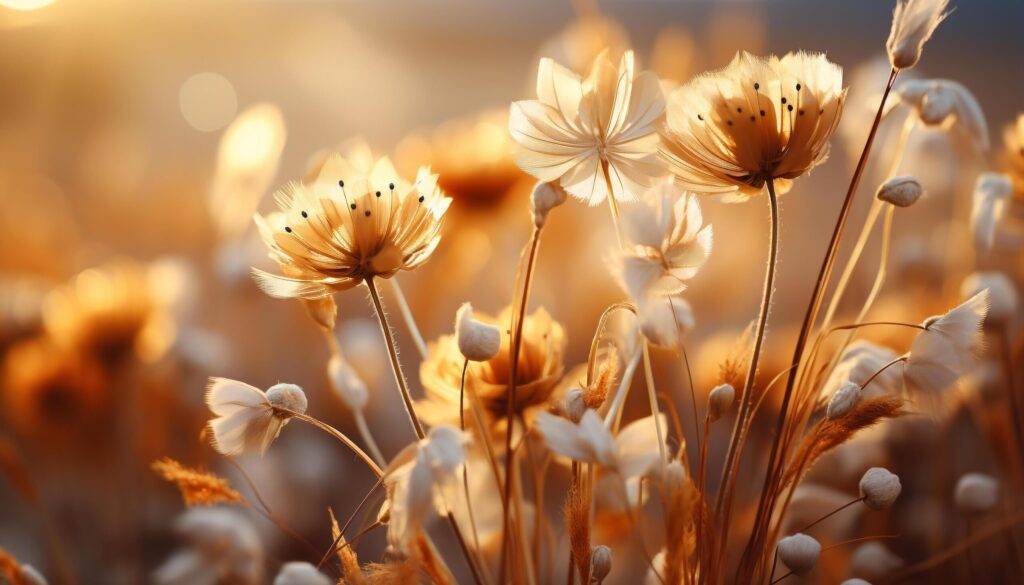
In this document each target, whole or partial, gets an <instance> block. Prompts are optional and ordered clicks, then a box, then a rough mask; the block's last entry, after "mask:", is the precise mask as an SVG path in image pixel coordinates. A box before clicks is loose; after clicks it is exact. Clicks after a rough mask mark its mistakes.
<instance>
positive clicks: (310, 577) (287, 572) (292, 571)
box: [274, 562, 331, 585]
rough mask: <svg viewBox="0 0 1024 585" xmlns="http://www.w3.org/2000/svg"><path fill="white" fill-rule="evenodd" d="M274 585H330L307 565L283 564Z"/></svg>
mask: <svg viewBox="0 0 1024 585" xmlns="http://www.w3.org/2000/svg"><path fill="white" fill-rule="evenodd" d="M274 585H331V580H330V579H329V578H328V577H327V575H324V574H323V573H321V572H320V571H318V570H317V569H316V567H314V566H313V565H311V564H309V563H302V562H293V563H285V564H284V566H283V567H281V572H280V573H278V574H277V577H275V578H274Z"/></svg>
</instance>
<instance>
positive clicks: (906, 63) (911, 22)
mask: <svg viewBox="0 0 1024 585" xmlns="http://www.w3.org/2000/svg"><path fill="white" fill-rule="evenodd" d="M948 4H949V0H900V2H899V3H898V4H897V5H896V10H895V11H894V12H893V15H892V30H891V31H890V32H889V40H888V41H886V43H885V48H886V49H887V50H888V51H889V62H890V63H892V66H893V68H895V69H910V68H911V67H913V66H914V65H917V61H918V60H919V59H920V58H921V49H923V48H924V44H925V43H926V42H928V39H930V38H931V36H932V33H933V32H935V28H936V27H937V26H939V23H940V22H942V21H943V20H945V18H946V17H947V16H949V13H948V12H946V11H945V10H946V6H947V5H948Z"/></svg>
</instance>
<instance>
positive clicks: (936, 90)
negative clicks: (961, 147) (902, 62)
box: [887, 79, 989, 151]
mask: <svg viewBox="0 0 1024 585" xmlns="http://www.w3.org/2000/svg"><path fill="white" fill-rule="evenodd" d="M895 94H896V97H897V98H898V99H897V100H894V101H893V102H892V105H890V106H887V109H889V110H891V109H892V108H895V107H896V106H897V105H899V103H901V102H902V103H905V104H908V105H910V106H911V107H913V108H914V112H915V113H916V114H917V116H918V118H919V119H920V120H921V123H922V124H924V125H925V126H937V127H940V128H943V129H947V130H948V129H951V128H956V129H958V130H959V131H961V132H963V133H964V135H965V136H967V137H968V138H969V139H970V140H971V143H972V144H973V145H974V147H975V148H976V149H977V150H979V151H984V150H988V146H989V138H988V124H987V123H986V122H985V112H983V111H982V110H981V106H980V105H979V104H978V100H977V98H975V97H974V94H972V93H971V92H970V91H968V90H967V88H966V87H964V86H963V85H962V84H960V83H958V82H956V81H951V80H949V79H911V80H909V81H906V82H904V83H902V84H900V86H899V87H898V88H896V91H895Z"/></svg>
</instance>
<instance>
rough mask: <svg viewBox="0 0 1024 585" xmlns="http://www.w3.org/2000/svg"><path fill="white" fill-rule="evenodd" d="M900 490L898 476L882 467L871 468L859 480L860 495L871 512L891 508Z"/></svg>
mask: <svg viewBox="0 0 1024 585" xmlns="http://www.w3.org/2000/svg"><path fill="white" fill-rule="evenodd" d="M902 490H903V486H902V485H900V478H899V476H897V475H896V474H895V473H893V472H891V471H889V470H888V469H885V468H884V467H872V468H871V469H869V470H867V471H865V472H864V476H863V477H861V478H860V495H861V497H862V498H864V505H866V506H867V507H869V508H871V509H872V510H885V509H886V508H888V507H890V506H892V505H893V503H894V502H895V501H896V498H898V497H899V496H900V492H901V491H902Z"/></svg>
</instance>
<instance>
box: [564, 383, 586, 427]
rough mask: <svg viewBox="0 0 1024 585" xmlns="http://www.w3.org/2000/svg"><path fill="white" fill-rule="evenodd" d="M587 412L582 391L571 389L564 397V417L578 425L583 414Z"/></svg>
mask: <svg viewBox="0 0 1024 585" xmlns="http://www.w3.org/2000/svg"><path fill="white" fill-rule="evenodd" d="M585 412H587V401H586V397H585V396H584V395H583V390H581V389H580V388H573V389H572V390H569V393H568V394H567V395H566V396H565V416H566V418H568V419H569V420H571V421H572V422H574V423H579V422H580V419H582V418H583V413H585Z"/></svg>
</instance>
